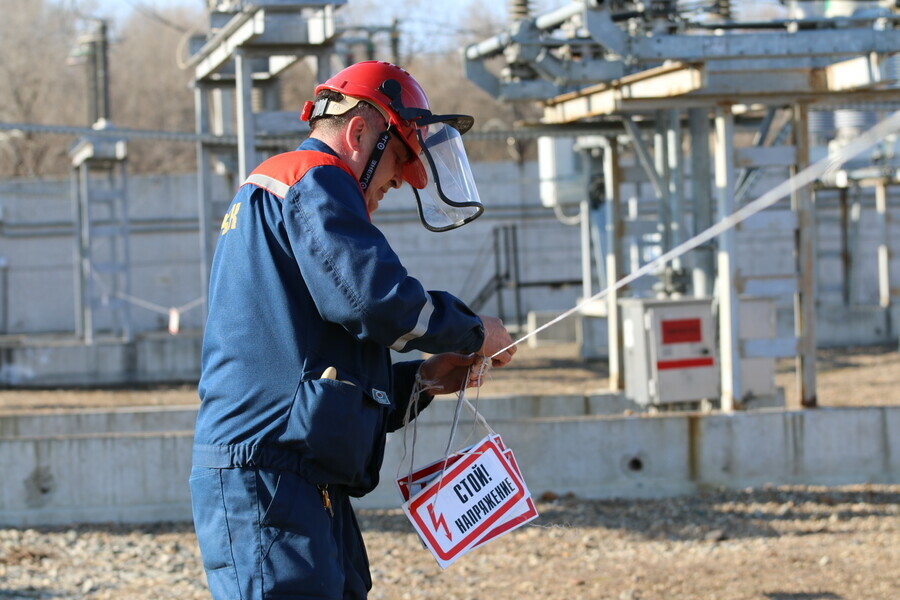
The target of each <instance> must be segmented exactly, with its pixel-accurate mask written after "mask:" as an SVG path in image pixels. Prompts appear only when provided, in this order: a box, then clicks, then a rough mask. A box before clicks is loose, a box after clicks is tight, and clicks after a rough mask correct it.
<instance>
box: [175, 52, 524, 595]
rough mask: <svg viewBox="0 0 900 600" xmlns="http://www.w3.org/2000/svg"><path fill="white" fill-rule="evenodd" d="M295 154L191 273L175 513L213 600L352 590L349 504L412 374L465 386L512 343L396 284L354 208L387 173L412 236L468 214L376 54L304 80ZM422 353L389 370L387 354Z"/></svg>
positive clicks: (448, 160) (399, 85)
mask: <svg viewBox="0 0 900 600" xmlns="http://www.w3.org/2000/svg"><path fill="white" fill-rule="evenodd" d="M302 118H303V119H305V120H309V121H310V128H311V131H310V136H309V138H308V139H307V140H306V141H304V142H303V143H302V144H301V145H300V147H299V149H298V150H297V151H294V152H288V153H285V154H281V155H278V156H275V157H273V158H271V159H269V160H267V161H265V162H263V163H262V164H261V165H260V166H259V167H258V168H257V169H256V170H255V171H254V172H253V173H252V174H251V175H250V176H249V177H248V178H247V180H246V181H245V182H244V184H243V185H242V186H241V187H240V189H239V190H238V192H237V194H236V196H235V198H234V200H233V202H232V204H231V206H230V207H229V209H228V211H227V214H226V215H225V218H224V219H223V222H222V227H221V233H220V235H219V241H218V244H217V247H216V252H215V256H214V259H213V264H212V270H211V274H210V290H209V318H208V321H207V324H206V331H205V335H204V339H203V351H202V354H203V355H202V374H201V379H200V386H199V393H200V398H201V404H200V410H199V413H198V417H197V424H196V431H195V438H194V450H193V468H192V471H191V477H190V487H191V496H192V504H193V513H194V524H195V528H196V531H197V537H198V541H199V543H200V549H201V552H202V556H203V566H204V569H205V570H206V575H207V581H208V583H209V588H210V591H211V593H212V595H213V597H214V598H215V599H216V600H226V599H228V600H231V599H241V600H248V599H256V598H280V599H287V598H296V599H306V598H316V599H334V600H338V599H351V598H365V597H366V595H367V592H368V590H369V589H370V588H371V578H370V575H369V565H368V559H367V557H366V552H365V547H364V544H363V541H362V537H361V534H360V531H359V527H358V525H357V522H356V518H355V516H354V514H353V510H352V508H351V506H350V502H349V499H350V497H358V496H362V495H364V494H366V493H367V492H369V491H371V490H372V489H373V488H374V487H375V486H376V484H377V483H378V473H379V469H380V467H381V463H382V458H383V454H384V445H385V436H386V434H387V433H388V432H390V431H394V430H396V429H398V428H400V427H401V426H402V425H403V424H404V422H403V421H404V415H405V414H406V413H407V406H408V404H409V402H410V397H411V394H412V392H413V389H414V384H415V383H416V382H417V381H418V383H419V384H420V385H419V386H418V387H416V389H419V388H420V387H421V386H422V385H425V386H426V387H427V388H429V389H428V390H427V391H426V392H423V393H421V394H419V395H418V396H417V397H416V398H415V399H414V400H415V402H414V409H413V410H411V411H410V413H411V415H412V417H415V415H416V414H418V411H419V410H421V409H422V408H424V407H425V406H426V405H427V404H428V402H430V401H431V398H432V395H433V394H439V393H450V392H453V391H458V390H459V389H461V388H462V387H463V386H464V385H469V386H471V385H478V384H479V381H478V380H477V379H475V378H473V377H472V375H471V373H472V370H471V369H470V367H472V366H473V365H476V366H477V364H479V361H481V360H483V357H492V362H493V365H494V366H504V365H505V364H507V363H508V362H509V360H510V359H511V358H512V355H513V353H514V352H515V346H513V345H512V339H511V338H510V336H509V334H508V333H507V331H506V329H505V328H504V327H503V324H502V322H501V321H500V320H499V319H497V318H493V317H487V316H479V315H476V314H475V313H473V312H472V311H471V310H470V309H469V308H468V307H467V306H466V305H465V304H464V303H463V302H461V301H460V300H459V299H457V298H455V297H454V296H452V295H451V294H449V293H446V292H440V291H426V290H425V289H423V287H422V285H421V283H419V281H417V280H416V279H414V278H412V277H410V276H409V275H408V274H407V272H406V270H405V269H404V267H403V265H402V264H401V263H400V260H399V259H398V257H397V255H396V254H395V253H394V251H393V250H392V249H391V247H390V245H389V244H388V242H387V240H386V239H385V238H384V236H383V235H382V234H381V232H380V231H379V230H378V229H377V228H376V227H375V226H374V225H373V224H372V222H371V214H372V213H373V212H374V211H375V210H376V209H377V208H378V203H379V202H380V201H381V199H382V197H383V196H384V194H385V193H386V192H387V191H388V190H390V189H392V188H398V187H400V186H401V185H402V183H403V182H404V181H406V182H408V183H410V185H411V186H412V187H413V189H414V191H415V192H416V199H417V204H418V211H419V216H420V218H421V220H422V222H423V224H425V226H426V227H428V228H429V229H431V230H434V231H445V230H449V229H453V228H455V227H459V226H461V225H463V224H465V223H467V222H469V221H471V220H472V219H474V218H476V217H477V216H478V215H480V214H481V212H482V211H483V206H482V204H481V202H480V200H479V199H478V193H477V190H476V188H475V185H474V183H473V180H472V175H471V172H470V170H469V166H468V161H467V159H466V155H465V150H464V149H463V146H462V142H461V139H460V136H461V134H463V133H465V131H466V130H468V129H469V127H471V125H472V118H471V117H468V116H464V115H436V114H434V113H433V112H432V111H431V109H430V107H429V104H428V100H427V98H426V96H425V93H424V91H423V90H422V88H421V86H420V85H419V84H418V82H416V80H415V79H414V78H413V77H412V76H411V75H410V74H409V73H407V72H406V71H404V70H402V69H400V68H398V67H396V66H394V65H391V64H389V63H383V62H376V61H368V62H364V63H358V64H356V65H352V66H350V67H348V68H346V69H344V70H343V71H341V72H340V73H338V74H337V75H335V76H334V77H332V78H331V79H329V80H328V81H326V82H325V83H324V84H322V85H320V86H319V87H317V88H316V96H315V100H314V101H312V102H307V103H306V106H305V107H304V111H303V115H302ZM391 349H394V350H397V351H409V350H420V351H424V352H427V353H429V354H431V355H432V356H431V357H430V358H428V359H427V360H425V361H409V362H400V363H396V364H391V356H390V350H391Z"/></svg>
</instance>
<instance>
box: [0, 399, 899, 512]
mask: <svg viewBox="0 0 900 600" xmlns="http://www.w3.org/2000/svg"><path fill="white" fill-rule="evenodd" d="M620 401H621V400H620V399H619V398H617V397H613V396H607V395H600V396H597V397H589V398H584V397H576V396H560V397H556V398H547V399H544V398H540V399H537V398H530V399H529V398H516V399H513V398H506V399H491V400H482V401H481V403H480V409H481V410H482V411H483V413H484V414H485V415H486V417H487V419H488V421H489V422H490V423H491V425H492V426H493V427H494V428H495V429H496V430H497V431H498V432H499V433H500V434H501V435H502V437H503V440H504V442H505V443H506V444H507V445H508V446H509V447H510V448H512V449H513V451H514V452H515V454H516V458H517V460H518V462H519V465H520V467H521V469H522V472H523V475H524V477H525V481H526V484H527V485H528V487H529V489H530V490H531V491H532V493H533V494H535V495H539V494H541V493H542V492H544V491H547V490H552V491H554V492H556V493H566V492H573V493H575V494H577V495H578V496H580V497H584V498H609V497H649V496H657V497H659V496H667V495H674V494H683V493H690V492H694V491H696V490H698V489H703V488H704V487H708V486H724V487H729V488H736V489H740V488H743V487H746V486H751V485H760V484H763V483H772V484H789V483H790V484H829V485H836V484H849V483H859V482H882V483H898V482H900V443H898V441H897V435H898V432H900V407H887V408H879V407H873V408H855V409H817V410H809V411H803V412H791V411H781V410H771V411H758V412H745V413H735V414H731V415H724V414H712V415H695V414H682V415H662V416H632V417H622V416H617V417H611V416H603V414H602V413H605V412H607V411H608V410H610V409H612V408H615V407H617V406H619V405H617V403H618V402H620ZM453 408H454V405H453V403H452V402H450V401H439V402H438V403H437V404H436V405H435V406H434V407H433V408H431V409H429V411H427V412H426V414H425V415H424V416H423V418H422V421H421V422H420V423H419V424H418V430H417V440H418V443H417V445H416V449H415V456H416V464H424V463H425V462H430V461H432V460H436V459H438V458H440V457H441V456H442V455H443V451H444V447H445V445H446V443H447V436H448V434H449V422H450V418H451V416H452V412H453ZM193 416H194V410H193V409H192V408H188V407H184V408H176V409H122V410H117V411H111V413H110V414H108V415H104V414H102V413H100V412H98V411H72V412H59V413H57V414H54V415H52V416H50V417H47V416H42V417H41V418H40V419H36V418H35V417H34V416H33V415H4V416H0V473H2V474H3V485H2V486H0V525H2V526H19V527H25V526H35V525H58V524H67V523H85V522H109V521H111V522H146V521H158V520H186V519H189V518H190V500H189V496H188V488H187V478H188V475H189V472H190V456H191V444H192V433H191V431H190V427H191V426H192V424H193ZM483 433H484V432H483V431H481V430H478V429H474V430H473V428H472V426H471V424H470V423H469V422H464V423H463V424H462V425H461V426H460V429H459V432H458V435H457V443H456V445H457V446H459V445H462V444H464V443H465V442H466V440H467V438H468V440H469V441H476V440H477V439H479V438H480V437H481V436H482V435H483ZM404 435H405V438H406V444H407V449H406V452H407V457H406V459H407V461H408V460H409V453H410V450H411V448H410V444H411V442H412V436H411V432H406V433H405V434H404V432H402V431H401V432H398V433H396V434H393V435H391V436H389V438H388V445H387V450H386V457H385V463H384V467H383V469H382V472H381V476H382V482H381V484H380V485H379V487H378V488H377V489H376V490H375V491H374V492H373V493H372V494H370V495H368V496H367V497H365V498H364V499H362V500H361V501H360V502H359V505H360V506H363V507H369V508H376V507H377V508H392V507H397V506H399V496H398V494H397V491H396V489H395V486H394V483H393V482H394V479H395V478H396V476H397V473H398V471H400V472H401V473H402V472H405V470H406V469H408V464H405V465H403V466H402V467H401V462H400V461H401V458H402V457H403V455H404ZM401 469H402V470H401Z"/></svg>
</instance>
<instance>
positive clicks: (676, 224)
mask: <svg viewBox="0 0 900 600" xmlns="http://www.w3.org/2000/svg"><path fill="white" fill-rule="evenodd" d="M666 138H667V139H666V151H667V154H668V157H667V170H668V176H669V198H668V200H669V215H670V216H671V240H672V247H673V248H674V247H676V246H678V245H679V244H681V242H683V241H684V239H685V236H684V216H683V212H682V203H683V201H684V200H683V199H684V168H683V167H684V161H683V160H682V156H681V142H682V135H681V114H680V112H679V111H678V110H672V111H669V122H668V130H667V132H666ZM680 262H681V259H680V258H677V259H675V260H673V261H672V265H673V266H675V267H677V266H679V264H680Z"/></svg>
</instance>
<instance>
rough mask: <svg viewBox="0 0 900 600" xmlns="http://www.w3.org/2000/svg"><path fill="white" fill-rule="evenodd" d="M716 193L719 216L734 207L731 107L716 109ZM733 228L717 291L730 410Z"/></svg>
mask: <svg viewBox="0 0 900 600" xmlns="http://www.w3.org/2000/svg"><path fill="white" fill-rule="evenodd" d="M715 152H716V192H717V194H718V204H719V218H720V219H723V218H725V217H727V216H729V215H730V214H732V213H733V212H734V210H735V206H734V183H735V171H734V116H733V115H732V113H731V107H730V106H723V107H719V108H717V109H716V148H715ZM735 249H736V244H735V230H734V228H731V229H728V230H727V231H725V232H723V233H722V234H721V235H719V254H718V277H717V279H716V291H717V294H716V295H717V298H718V307H719V361H720V368H721V373H722V389H721V402H722V405H721V408H722V410H723V411H724V412H731V411H733V410H734V408H735V404H736V403H739V402H740V400H741V396H742V391H741V359H740V347H739V345H738V344H739V339H738V334H739V327H738V325H739V323H740V313H739V310H740V306H739V302H738V294H737V288H736V286H735V279H736V275H737V267H736V266H735V258H736V256H735Z"/></svg>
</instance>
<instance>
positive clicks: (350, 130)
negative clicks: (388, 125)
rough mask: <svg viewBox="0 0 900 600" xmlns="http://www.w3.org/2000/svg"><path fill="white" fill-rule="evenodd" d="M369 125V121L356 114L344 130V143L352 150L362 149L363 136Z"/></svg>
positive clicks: (358, 150)
mask: <svg viewBox="0 0 900 600" xmlns="http://www.w3.org/2000/svg"><path fill="white" fill-rule="evenodd" d="M367 127H368V123H366V120H365V119H363V118H362V117H361V116H359V115H356V116H354V117H353V118H351V119H350V122H349V123H347V127H346V129H345V130H344V143H345V144H346V145H347V148H348V149H350V150H351V151H352V152H361V151H362V137H363V134H364V133H365V132H366V128H367Z"/></svg>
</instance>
